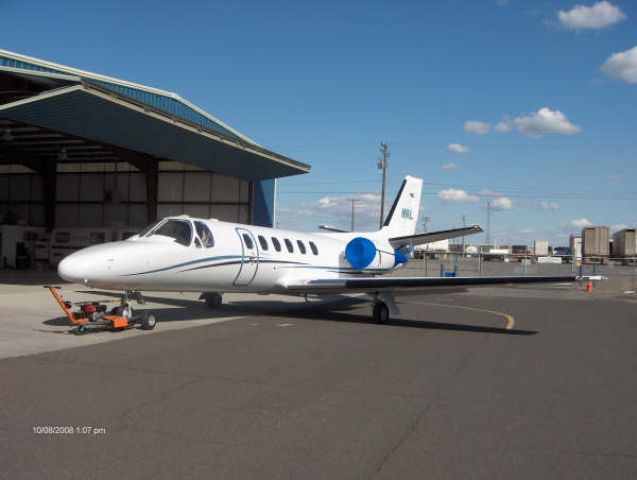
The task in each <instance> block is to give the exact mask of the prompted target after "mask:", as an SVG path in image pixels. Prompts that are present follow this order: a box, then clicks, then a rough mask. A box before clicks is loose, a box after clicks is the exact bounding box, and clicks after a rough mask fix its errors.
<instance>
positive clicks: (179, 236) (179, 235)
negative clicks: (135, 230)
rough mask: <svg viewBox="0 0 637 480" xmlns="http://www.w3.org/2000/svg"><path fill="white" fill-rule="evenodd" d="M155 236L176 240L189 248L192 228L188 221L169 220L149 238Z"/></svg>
mask: <svg viewBox="0 0 637 480" xmlns="http://www.w3.org/2000/svg"><path fill="white" fill-rule="evenodd" d="M153 235H162V236H164V237H170V238H174V239H175V242H177V243H180V244H181V245H185V246H186V247H187V246H189V245H190V242H191V240H192V226H191V224H190V222H189V221H187V220H168V221H166V222H165V223H163V224H162V225H160V226H159V228H157V229H155V230H153V232H152V233H151V234H150V235H148V236H149V237H152V236H153ZM140 236H141V234H140Z"/></svg>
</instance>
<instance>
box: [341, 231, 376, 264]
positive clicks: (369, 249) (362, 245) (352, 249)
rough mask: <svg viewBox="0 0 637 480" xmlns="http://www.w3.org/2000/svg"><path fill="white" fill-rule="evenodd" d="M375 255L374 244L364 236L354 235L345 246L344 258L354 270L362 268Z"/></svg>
mask: <svg viewBox="0 0 637 480" xmlns="http://www.w3.org/2000/svg"><path fill="white" fill-rule="evenodd" d="M375 256H376V245H374V242H372V241H371V240H369V239H367V238H364V237H356V238H353V239H351V240H350V241H349V243H348V244H347V246H346V247H345V258H347V261H348V262H349V264H350V265H351V266H352V267H354V268H355V269H356V270H363V269H364V268H365V267H367V266H368V265H369V264H370V263H372V260H374V257H375Z"/></svg>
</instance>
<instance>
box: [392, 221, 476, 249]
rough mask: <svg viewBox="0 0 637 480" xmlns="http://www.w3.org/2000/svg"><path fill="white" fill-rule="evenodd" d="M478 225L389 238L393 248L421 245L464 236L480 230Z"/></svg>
mask: <svg viewBox="0 0 637 480" xmlns="http://www.w3.org/2000/svg"><path fill="white" fill-rule="evenodd" d="M482 231H483V230H482V227H481V226H480V225H471V226H470V227H463V228H453V229H451V230H440V231H438V232H430V233H418V234H415V235H405V236H404V237H393V238H390V239H389V243H391V245H392V247H394V248H401V247H404V246H405V245H412V246H413V245H423V244H425V243H432V242H438V241H440V240H446V239H449V238H457V237H464V236H467V235H473V234H475V233H480V232H482Z"/></svg>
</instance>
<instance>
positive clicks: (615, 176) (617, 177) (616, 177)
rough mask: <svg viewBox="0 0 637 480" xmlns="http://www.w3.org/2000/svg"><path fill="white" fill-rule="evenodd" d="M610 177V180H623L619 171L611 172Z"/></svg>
mask: <svg viewBox="0 0 637 480" xmlns="http://www.w3.org/2000/svg"><path fill="white" fill-rule="evenodd" d="M608 179H609V180H621V179H622V176H621V175H620V174H618V173H611V174H610V175H609V176H608Z"/></svg>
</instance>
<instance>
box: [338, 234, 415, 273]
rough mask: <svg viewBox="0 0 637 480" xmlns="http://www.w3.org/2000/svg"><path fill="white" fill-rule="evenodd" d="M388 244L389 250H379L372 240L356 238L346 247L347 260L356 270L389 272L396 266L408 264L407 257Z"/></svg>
mask: <svg viewBox="0 0 637 480" xmlns="http://www.w3.org/2000/svg"><path fill="white" fill-rule="evenodd" d="M392 250H393V249H392V248H391V246H390V245H389V243H388V244H387V250H379V248H378V246H377V245H376V244H375V243H374V242H372V241H371V240H370V239H368V238H365V237H356V238H353V239H351V240H350V241H349V242H348V244H347V246H346V247H345V258H346V259H347V261H348V262H349V264H350V265H351V266H352V268H355V269H356V270H366V269H383V270H388V269H390V268H393V267H395V266H396V265H398V264H399V263H400V264H404V263H407V258H406V257H405V255H403V254H402V253H400V252H398V251H392Z"/></svg>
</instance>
